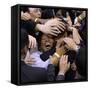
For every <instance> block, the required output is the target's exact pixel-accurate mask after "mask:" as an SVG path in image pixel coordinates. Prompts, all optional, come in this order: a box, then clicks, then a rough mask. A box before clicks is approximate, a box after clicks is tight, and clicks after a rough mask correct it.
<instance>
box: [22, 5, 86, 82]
mask: <svg viewBox="0 0 90 90" xmlns="http://www.w3.org/2000/svg"><path fill="white" fill-rule="evenodd" d="M20 13H21V20H20V32H21V35H20V39H21V46H20V50H21V82H24V83H27V82H52V81H77V80H87V11H86V10H84V9H73V8H50V7H48V8H47V7H46V8H45V7H41V8H37V7H36V8H32V7H25V6H24V7H21V10H20Z"/></svg>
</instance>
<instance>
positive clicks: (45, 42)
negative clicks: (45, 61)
mask: <svg viewBox="0 0 90 90" xmlns="http://www.w3.org/2000/svg"><path fill="white" fill-rule="evenodd" d="M53 45H54V39H53V38H52V36H51V35H45V34H43V35H42V37H41V51H43V52H45V51H48V50H50V49H51V48H52V47H53Z"/></svg>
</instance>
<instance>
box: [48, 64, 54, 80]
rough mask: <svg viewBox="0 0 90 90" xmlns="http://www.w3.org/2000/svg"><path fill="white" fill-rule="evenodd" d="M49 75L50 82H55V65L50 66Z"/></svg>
mask: <svg viewBox="0 0 90 90" xmlns="http://www.w3.org/2000/svg"><path fill="white" fill-rule="evenodd" d="M47 73H48V81H54V80H55V67H54V65H52V64H49V65H48V68H47Z"/></svg>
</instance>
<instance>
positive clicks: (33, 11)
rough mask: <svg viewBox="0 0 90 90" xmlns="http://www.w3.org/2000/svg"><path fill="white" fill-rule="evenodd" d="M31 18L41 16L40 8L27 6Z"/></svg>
mask: <svg viewBox="0 0 90 90" xmlns="http://www.w3.org/2000/svg"><path fill="white" fill-rule="evenodd" d="M28 12H29V13H30V15H31V17H32V18H41V9H40V8H28Z"/></svg>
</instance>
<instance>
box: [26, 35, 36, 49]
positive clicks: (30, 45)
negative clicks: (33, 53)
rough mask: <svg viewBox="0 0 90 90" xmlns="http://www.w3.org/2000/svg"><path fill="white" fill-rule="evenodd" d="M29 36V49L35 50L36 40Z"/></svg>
mask: <svg viewBox="0 0 90 90" xmlns="http://www.w3.org/2000/svg"><path fill="white" fill-rule="evenodd" d="M28 36H29V48H35V47H36V44H37V42H36V39H35V38H34V37H33V36H30V35H28Z"/></svg>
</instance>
